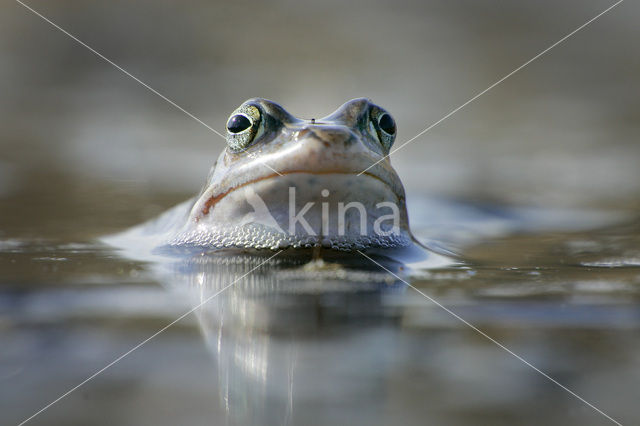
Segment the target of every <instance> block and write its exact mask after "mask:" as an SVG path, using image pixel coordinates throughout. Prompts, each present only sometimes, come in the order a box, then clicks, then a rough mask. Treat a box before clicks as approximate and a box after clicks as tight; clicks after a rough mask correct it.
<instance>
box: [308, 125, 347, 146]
mask: <svg viewBox="0 0 640 426" xmlns="http://www.w3.org/2000/svg"><path fill="white" fill-rule="evenodd" d="M297 136H298V140H300V141H303V140H306V141H314V142H319V143H321V144H322V145H324V147H325V148H346V147H348V146H351V145H353V144H354V143H355V142H357V136H356V135H355V134H354V133H353V131H352V130H350V129H349V128H348V127H346V126H340V127H338V126H318V125H309V126H306V127H304V128H303V129H301V130H300V131H299V132H298V135H297Z"/></svg>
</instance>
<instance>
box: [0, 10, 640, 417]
mask: <svg viewBox="0 0 640 426" xmlns="http://www.w3.org/2000/svg"><path fill="white" fill-rule="evenodd" d="M45 3H46V2H44V3H43V2H40V3H38V2H34V4H33V6H34V7H36V8H37V9H38V10H40V11H41V12H42V13H44V14H45V15H46V16H48V17H50V18H51V19H53V20H54V21H55V22H57V23H58V24H60V25H61V26H63V27H64V28H66V29H68V30H70V31H71V32H72V33H74V34H75V35H77V36H78V37H80V38H81V39H82V40H84V41H86V42H87V43H89V44H91V45H93V46H94V47H95V48H97V49H98V50H99V51H101V52H102V53H104V54H105V55H106V56H108V57H110V58H112V59H113V60H115V61H116V62H117V63H119V64H121V65H122V66H124V67H125V68H126V69H128V70H129V71H131V72H132V73H134V74H135V75H137V76H139V77H140V78H142V79H143V80H144V81H146V82H148V83H149V84H151V86H153V87H154V88H156V89H158V90H160V91H161V92H162V93H163V94H165V95H167V96H168V97H169V98H171V99H173V100H175V101H176V102H177V103H178V104H180V105H182V106H184V107H185V108H187V109H188V110H189V111H191V112H193V113H194V114H195V115H196V116H198V117H200V118H202V119H203V120H204V121H205V122H207V123H211V124H212V125H213V126H214V127H216V128H222V127H223V126H224V122H225V120H226V116H227V114H228V113H230V112H231V111H232V110H233V109H234V108H235V107H236V106H237V105H239V104H240V103H241V102H242V101H243V100H244V99H246V98H249V97H253V96H264V97H268V98H272V99H274V100H276V101H278V102H280V103H282V104H283V105H284V106H285V107H286V108H287V109H289V110H291V112H293V113H295V114H297V115H301V116H308V117H312V116H322V115H324V114H326V113H327V112H329V111H331V110H333V109H335V107H337V106H338V105H340V104H341V103H342V102H344V101H346V100H347V99H349V98H352V97H357V96H370V97H371V98H373V100H374V101H375V102H377V103H379V104H381V105H383V106H384V107H385V108H387V109H388V110H389V111H390V112H392V114H394V116H395V117H396V120H397V123H398V128H399V139H398V140H399V142H402V141H404V140H406V139H408V138H410V137H411V136H413V135H414V134H416V133H418V132H419V131H420V130H422V129H423V128H425V127H426V126H427V125H429V124H431V123H433V122H435V121H436V120H438V119H439V118H441V117H442V116H444V115H445V114H446V113H448V112H449V111H450V110H452V109H453V108H455V107H457V106H458V105H460V104H462V103H463V102H465V101H466V100H468V99H469V98H470V97H471V96H473V95H475V94H476V93H478V92H479V91H480V90H483V89H484V88H486V87H487V86H489V85H490V84H491V83H493V82H494V81H496V80H497V79H498V78H500V77H502V76H503V75H505V74H506V73H508V72H509V71H511V70H513V69H514V68H515V67H517V66H518V65H520V64H521V63H523V62H524V61H526V60H528V59H530V58H531V57H532V56H533V55H535V54H537V53H538V52H539V51H541V50H542V49H544V48H545V47H547V46H548V45H550V44H551V43H553V42H555V41H557V40H558V39H559V38H560V37H562V36H563V35H565V34H566V33H568V32H569V31H571V30H572V29H574V28H576V27H577V26H578V25H581V24H582V23H584V22H585V21H586V20H587V19H590V18H591V17H593V16H594V15H596V14H597V13H599V12H600V11H601V10H603V9H604V8H605V7H607V6H608V5H607V4H602V3H601V2H599V1H593V2H584V1H580V2H569V3H566V4H564V3H563V5H558V4H556V2H542V3H540V2H536V3H535V5H534V4H533V3H531V4H529V3H524V2H521V3H519V2H510V3H509V4H505V3H504V2H498V1H496V2H492V1H486V2H463V3H459V2H406V3H403V4H396V3H394V4H393V5H392V4H391V3H384V2H349V3H348V4H343V2H334V3H333V4H331V5H329V4H327V6H326V7H318V4H317V3H315V2H313V3H309V4H304V3H303V2H295V3H293V2H287V1H283V2H276V3H273V4H272V3H269V4H268V5H267V3H266V2H251V1H249V2H233V3H228V4H227V3H225V4H214V3H212V2H191V3H190V4H189V6H188V7H185V6H183V5H182V4H179V3H177V2H175V3H174V2H168V1H162V2H153V4H152V3H144V2H142V3H137V6H135V7H133V6H132V5H131V4H130V3H129V2H107V3H104V2H83V3H82V5H80V4H79V3H78V4H76V3H74V4H73V5H71V4H66V3H64V2H62V3H56V4H48V3H47V4H45ZM627 3H628V4H627ZM0 10H2V14H1V15H0V21H1V22H2V24H3V25H1V26H0V33H1V34H2V37H0V49H1V53H2V55H0V58H2V59H0V61H1V62H2V66H0V76H1V77H2V78H1V79H0V80H1V81H2V83H1V84H2V85H3V91H2V93H3V95H2V97H0V112H1V114H0V120H2V134H1V138H0V148H1V150H0V423H2V424H18V423H20V422H21V421H23V420H25V419H27V418H28V417H30V416H31V415H33V414H34V413H36V412H37V411H38V410H40V409H41V408H42V407H44V406H46V405H47V404H49V403H50V402H52V401H54V400H55V399H56V398H58V397H59V396H61V395H63V394H64V393H65V392H66V391H68V390H70V389H72V388H73V387H75V386H76V385H78V384H79V383H81V382H83V381H84V380H85V379H87V378H88V377H90V376H91V375H92V374H94V373H96V372H97V371H99V370H101V369H102V368H103V367H105V366H107V365H108V364H109V363H111V362H113V361H114V360H116V359H117V358H118V357H120V356H121V355H122V354H125V353H127V352H128V351H129V350H131V349H132V348H134V347H136V345H138V344H139V343H141V342H143V341H145V339H147V338H149V337H150V336H153V335H154V333H156V332H157V331H159V330H161V329H163V327H165V326H167V325H169V324H172V322H173V321H175V320H176V319H177V318H180V317H181V316H182V315H184V314H186V313H189V312H190V311H192V310H193V311H194V312H193V313H191V314H189V315H186V316H184V318H182V319H181V320H180V321H178V322H176V323H175V324H172V325H171V327H169V328H167V329H166V331H163V332H162V333H161V334H159V335H157V336H156V337H154V338H153V339H152V340H150V341H148V342H147V343H146V344H144V345H143V346H141V347H140V348H138V349H136V350H135V351H134V352H132V353H130V354H129V355H128V356H126V357H124V358H123V359H122V360H121V361H119V362H117V363H116V364H114V365H113V366H111V367H110V368H109V369H107V370H105V371H104V372H102V373H101V374H99V375H98V376H96V377H95V378H94V379H92V380H90V381H89V382H87V383H86V384H84V385H83V386H81V387H80V388H78V389H77V390H75V391H74V392H72V393H70V394H69V395H68V396H66V397H65V398H63V399H61V400H60V401H59V402H57V403H56V404H54V405H53V406H51V407H50V408H49V409H47V410H46V411H44V412H42V413H41V414H39V415H38V416H37V417H35V418H33V419H32V420H31V422H30V423H29V424H78V425H85V424H94V425H101V424H104V425H107V424H108V425H112V424H119V425H139V424H167V425H170V424H171V425H173V424H214V425H218V424H233V425H249V424H260V425H263V424H278V425H279V424H304V425H327V424H353V425H359V424H362V425H364V424H367V425H372V424H373V425H378V424H380V425H383V424H384V425H387V424H442V425H478V424H486V425H513V424H531V425H539V424H553V425H556V424H557V425H565V424H613V423H612V422H611V421H610V420H608V419H607V418H606V417H605V416H604V415H603V414H601V413H599V412H598V411H597V410H596V409H594V407H596V408H597V409H598V410H601V411H602V412H604V413H606V414H607V415H609V416H611V417H612V418H614V419H616V420H617V421H619V422H620V423H622V424H625V425H627V424H637V423H639V422H640V407H639V406H638V403H637V401H638V400H639V397H640V357H639V356H638V354H639V353H640V304H639V302H640V219H639V215H638V207H639V206H640V202H639V200H640V167H638V164H640V161H639V160H640V149H639V147H640V145H638V143H637V140H638V130H639V128H638V122H640V121H639V120H638V118H639V117H638V114H637V111H640V108H639V105H638V99H640V92H638V88H639V87H640V85H639V84H638V79H637V75H638V62H637V55H635V54H633V52H635V50H637V48H636V44H637V43H636V40H637V39H638V37H639V36H640V34H638V31H639V27H638V25H637V17H638V16H639V15H638V14H639V13H640V12H639V10H640V9H639V6H638V4H635V3H631V2H624V3H623V4H622V5H620V6H619V9H616V10H614V11H612V12H611V13H610V14H608V15H606V16H605V17H603V18H602V19H601V20H599V21H597V22H594V23H593V24H592V25H591V26H590V27H588V29H585V31H583V32H581V33H579V34H577V35H576V36H575V38H573V39H570V40H568V41H567V42H566V43H565V44H563V45H562V46H559V47H558V48H557V49H556V50H554V51H553V52H550V54H549V55H547V56H545V57H543V58H540V60H539V61H537V62H535V63H533V64H532V65H531V66H530V67H528V68H527V69H525V70H523V71H522V72H521V73H519V74H517V75H515V76H514V77H513V78H512V79H510V80H508V81H506V82H505V83H504V84H503V85H501V86H499V87H496V88H495V89H494V90H493V91H492V92H490V93H487V94H486V95H484V96H483V97H482V98H480V99H478V100H477V101H476V102H475V103H474V104H472V105H470V106H469V107H468V108H466V109H464V110H462V111H460V112H459V113H458V114H456V115H455V116H453V117H451V118H450V119H449V120H448V121H447V122H444V123H442V124H441V125H439V126H438V127H436V128H434V129H433V131H431V132H429V133H427V134H425V136H424V137H423V138H421V139H419V140H417V141H415V142H414V143H413V144H412V145H409V146H407V148H405V149H403V150H402V151H400V152H398V154H397V155H395V156H394V157H393V164H394V165H395V166H396V168H397V170H398V173H399V174H400V176H401V177H402V179H403V182H404V183H405V186H406V188H407V194H408V202H409V209H410V220H411V223H412V228H413V230H414V231H415V233H416V234H417V235H418V236H420V237H421V238H423V239H424V240H429V241H432V242H438V244H440V245H441V246H443V247H448V248H451V249H453V250H455V251H456V252H458V253H460V254H461V255H462V258H463V259H464V260H465V263H464V264H461V265H454V266H449V267H441V268H436V269H429V270H417V271H414V272H415V274H413V275H408V274H407V271H406V269H405V268H403V267H402V265H401V264H399V263H397V262H393V261H391V260H390V259H385V258H383V257H378V258H376V260H377V261H379V262H381V263H382V264H383V265H384V266H386V267H388V268H389V269H390V270H392V271H393V272H394V273H397V274H398V275H399V276H400V277H401V278H403V279H405V280H407V281H408V282H410V283H411V285H412V286H414V287H415V289H414V288H411V287H410V286H408V285H407V284H406V283H404V282H403V281H401V280H398V279H397V278H395V277H393V276H392V275H390V274H388V273H387V272H384V271H383V270H381V269H380V268H379V267H377V266H376V265H374V264H372V263H371V262H369V261H367V260H366V259H363V258H361V257H354V256H347V255H340V256H333V257H332V256H329V258H328V259H327V262H328V263H327V264H326V265H324V267H319V266H318V265H315V267H313V266H308V262H309V260H310V259H311V254H309V253H305V252H301V253H295V254H292V253H286V254H283V256H282V257H276V258H274V259H273V260H272V261H269V262H267V263H266V264H265V265H262V266H260V267H259V268H258V269H256V270H255V271H254V272H252V273H251V274H249V275H247V276H246V277H245V278H242V279H240V280H239V281H237V282H235V283H234V284H233V285H232V286H229V287H228V288H226V287H227V286H228V285H229V284H230V283H233V282H234V280H237V279H238V277H241V276H242V275H243V274H245V273H247V272H249V271H251V270H252V269H253V268H254V267H256V266H258V265H259V264H260V263H261V262H263V261H264V260H265V258H264V256H254V255H252V256H240V255H237V254H234V255H229V254H225V255H207V256H193V255H192V256H186V255H180V256H174V257H169V258H164V259H159V260H158V261H154V262H142V261H137V260H132V259H130V258H126V257H123V256H122V253H119V252H118V251H116V250H114V249H113V248H110V247H108V246H106V245H104V244H102V243H100V242H99V240H98V238H99V237H100V236H103V235H107V234H111V233H114V232H117V231H121V230H124V229H126V228H127V227H129V226H132V225H135V224H137V223H140V222H142V221H144V220H146V219H149V218H151V217H153V216H155V215H157V214H159V213H160V212H162V211H164V210H165V209H167V208H168V207H170V206H172V205H174V204H176V203H178V202H180V201H183V200H184V199H186V198H188V197H191V196H192V195H193V194H195V193H197V191H198V190H199V188H200V185H201V184H202V183H203V182H204V178H205V176H206V174H207V172H208V169H209V167H210V166H211V164H212V163H213V161H214V159H215V158H216V156H217V155H218V153H219V151H220V149H222V147H223V144H224V142H223V141H222V140H221V139H219V138H218V137H217V136H216V135H213V134H212V133H211V132H210V131H209V130H207V129H206V128H204V127H202V126H200V125H199V124H198V123H197V122H194V121H192V120H191V119H190V118H189V117H186V116H184V115H183V114H182V113H180V112H179V111H177V110H174V109H172V107H171V106H168V105H167V104H166V103H165V102H164V101H163V100H161V99H159V98H156V97H154V95H153V94H151V93H148V92H146V91H145V89H144V88H142V87H140V86H138V85H137V83H135V82H132V81H131V80H130V79H128V78H127V77H126V76H123V75H122V74H121V73H119V72H118V71H117V70H115V69H112V68H110V67H109V65H108V64H105V63H103V62H100V60H99V59H97V58H95V57H94V56H92V54H91V53H89V52H87V51H86V50H84V49H83V48H82V47H80V46H78V45H77V44H74V42H73V41H71V40H69V39H68V38H67V37H66V36H65V35H64V34H61V33H59V32H56V30H55V29H52V28H51V27H49V26H47V25H48V24H46V23H45V22H43V21H42V20H41V19H40V18H38V17H36V16H34V15H33V14H30V12H28V11H26V10H24V8H22V7H21V6H19V5H17V4H16V5H13V4H10V3H7V4H5V5H3V6H0ZM336 263H337V264H339V265H341V266H339V267H337V266H335V264H336ZM305 265H307V266H305ZM221 290H224V291H221ZM417 290H419V291H420V292H423V293H424V295H423V294H420V293H419V292H418V291H417ZM218 293H219V294H218ZM425 295H426V296H428V297H425ZM434 301H435V302H438V303H439V304H441V305H442V306H438V305H437V304H436V303H434ZM203 302H206V303H203ZM201 304H202V306H200V305H201ZM443 307H445V308H446V309H448V310H450V312H447V311H445V310H444V309H443ZM194 308H195V309H194ZM452 313H454V314H455V315H458V316H459V318H456V317H455V316H454V315H452ZM460 318H462V319H464V320H465V321H467V322H468V323H469V324H471V325H473V326H474V327H477V329H476V330H474V329H473V328H472V327H470V326H469V324H465V323H464V322H462V321H461V320H460ZM478 331H481V332H483V333H486V336H489V337H491V338H492V339H495V342H492V341H491V340H490V339H488V338H487V337H486V336H483V335H481V334H480V333H479V332H478ZM496 342H498V343H499V344H500V345H504V348H502V347H499V346H498V345H497V344H496ZM505 348H508V349H509V350H510V351H512V352H513V354H517V355H518V356H520V357H522V359H523V360H526V361H527V362H528V363H530V364H531V365H527V364H526V363H524V362H523V360H521V359H518V358H516V357H515V356H514V355H513V354H511V353H509V352H507V351H506V350H505ZM531 366H535V367H536V368H538V369H539V370H540V371H542V372H544V373H545V374H548V375H549V377H551V378H553V379H554V380H557V382H558V383H560V384H561V385H562V386H565V387H566V388H567V389H569V390H570V391H572V392H575V394H577V395H579V396H580V397H582V398H584V400H586V401H588V402H589V403H590V404H593V406H594V407H590V406H589V405H587V404H586V403H585V402H583V401H581V400H579V399H578V398H577V397H576V396H575V395H572V394H571V393H569V392H568V391H567V390H566V389H563V388H561V387H560V386H558V384H556V383H553V382H552V381H550V380H549V378H546V377H544V376H543V375H541V374H540V373H539V372H537V371H535V370H534V369H533V368H532V367H531Z"/></svg>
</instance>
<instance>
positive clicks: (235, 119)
mask: <svg viewBox="0 0 640 426" xmlns="http://www.w3.org/2000/svg"><path fill="white" fill-rule="evenodd" d="M252 125H253V123H252V122H251V119H250V118H249V117H247V116H246V115H244V114H235V115H232V116H231V118H229V121H227V130H228V131H229V132H231V133H241V132H244V131H245V130H247V129H249V128H251V126H252Z"/></svg>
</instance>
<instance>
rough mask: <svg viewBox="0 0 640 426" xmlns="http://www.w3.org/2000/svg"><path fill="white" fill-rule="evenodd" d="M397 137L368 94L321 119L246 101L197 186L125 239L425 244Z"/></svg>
mask: <svg viewBox="0 0 640 426" xmlns="http://www.w3.org/2000/svg"><path fill="white" fill-rule="evenodd" d="M396 135H397V126H396V121H395V119H394V118H393V116H392V115H391V114H390V113H389V112H388V111H387V110H386V109H384V108H383V107H381V106H379V105H377V104H375V103H373V102H372V101H371V100H370V99H368V98H356V99H352V100H350V101H348V102H346V103H344V104H343V105H342V106H340V107H339V108H338V109H336V110H335V111H334V112H332V113H331V114H329V115H327V116H326V117H324V118H320V119H316V118H310V119H305V118H299V117H296V116H294V115H292V114H290V113H289V112H288V111H286V110H285V109H284V108H283V107H282V106H281V105H279V104H278V103H276V102H274V101H271V100H268V99H264V98H252V99H249V100H247V101H245V102H243V103H242V104H241V105H240V106H239V107H238V108H236V109H235V110H234V111H233V112H232V113H231V115H230V116H229V119H228V120H227V123H226V147H225V148H224V149H223V151H222V152H221V153H220V155H219V156H218V158H217V160H216V161H215V163H214V165H213V167H212V168H211V171H210V172H209V175H208V177H207V179H206V182H205V184H204V186H203V187H202V189H201V191H200V193H199V194H198V195H197V196H196V197H194V198H192V199H190V200H188V201H186V202H184V203H182V204H180V205H178V206H176V207H174V208H172V209H170V210H169V211H167V212H166V213H164V214H162V215H161V216H160V217H159V218H157V219H155V220H153V221H151V222H149V223H146V224H144V225H142V226H139V227H136V228H134V229H133V230H131V231H129V232H127V233H125V234H126V235H125V236H127V237H135V238H137V239H140V238H139V237H145V238H146V239H147V240H148V239H149V238H151V239H152V240H153V241H154V244H155V245H156V246H161V247H164V248H185V247H186V248H201V249H206V250H218V249H241V250H242V249H251V250H283V249H294V250H295V249H309V248H312V249H313V248H316V247H320V248H323V249H326V250H332V251H342V252H347V251H350V252H355V251H358V250H368V249H376V250H387V249H403V248H408V247H414V246H416V245H418V246H420V247H421V248H423V249H427V247H426V246H424V245H421V244H420V243H419V242H418V241H417V240H416V239H415V237H414V236H413V235H412V233H411V230H410V228H409V217H408V213H407V206H406V194H405V189H404V186H403V184H402V182H401V179H400V177H399V176H398V173H397V172H396V171H395V169H394V168H393V167H392V165H391V161H390V158H389V157H390V152H391V149H392V146H393V144H394V141H395V139H396ZM111 241H113V240H111ZM131 242H132V239H131V238H128V239H127V244H128V245H129V246H130V245H131ZM116 245H120V246H122V244H116Z"/></svg>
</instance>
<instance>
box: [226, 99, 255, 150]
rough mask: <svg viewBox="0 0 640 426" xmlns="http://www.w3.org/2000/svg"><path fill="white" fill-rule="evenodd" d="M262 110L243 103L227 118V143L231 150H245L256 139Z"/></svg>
mask: <svg viewBox="0 0 640 426" xmlns="http://www.w3.org/2000/svg"><path fill="white" fill-rule="evenodd" d="M260 121H261V114H260V110H259V109H258V108H257V107H255V106H253V105H242V106H241V107H240V108H238V109H237V110H235V111H234V112H233V114H231V117H229V120H227V144H228V145H229V148H230V149H231V151H234V152H238V151H244V150H245V149H246V148H247V147H248V146H249V145H251V143H252V142H253V141H254V140H255V139H256V136H257V135H258V130H259V128H260Z"/></svg>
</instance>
